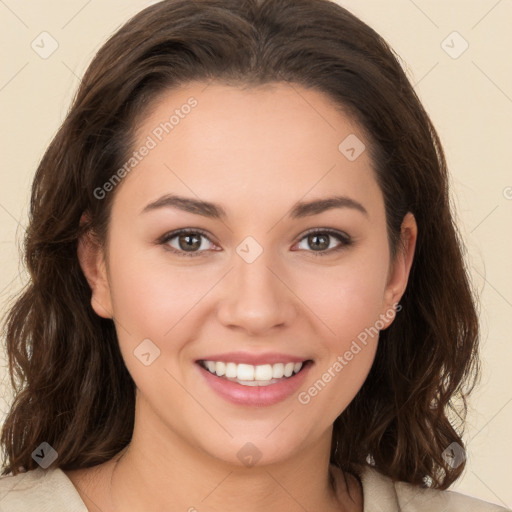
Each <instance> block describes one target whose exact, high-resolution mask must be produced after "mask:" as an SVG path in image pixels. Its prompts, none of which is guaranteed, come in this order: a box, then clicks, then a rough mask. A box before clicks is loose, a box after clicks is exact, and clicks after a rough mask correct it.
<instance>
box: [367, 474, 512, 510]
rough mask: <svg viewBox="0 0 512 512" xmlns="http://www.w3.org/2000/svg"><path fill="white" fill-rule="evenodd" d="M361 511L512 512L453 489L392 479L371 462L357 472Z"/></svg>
mask: <svg viewBox="0 0 512 512" xmlns="http://www.w3.org/2000/svg"><path fill="white" fill-rule="evenodd" d="M359 478H360V479H361V484H362V487H363V497H364V512H376V511H379V512H395V511H398V510H401V511H404V512H447V511H449V512H507V511H508V512H511V511H510V509H507V508H504V507H501V506H499V505H494V504H492V503H488V502H486V501H483V500H480V499H477V498H473V497H471V496H466V495H465V494H461V493H458V492H454V491H448V490H446V491H442V490H439V489H430V488H424V487H419V486H417V485H413V484H410V483H407V482H398V481H393V480H392V479H391V478H389V477H387V476H385V475H383V474H382V473H380V472H379V471H377V470H376V469H374V468H372V467H371V466H366V467H364V468H363V469H362V470H361V472H360V473H359Z"/></svg>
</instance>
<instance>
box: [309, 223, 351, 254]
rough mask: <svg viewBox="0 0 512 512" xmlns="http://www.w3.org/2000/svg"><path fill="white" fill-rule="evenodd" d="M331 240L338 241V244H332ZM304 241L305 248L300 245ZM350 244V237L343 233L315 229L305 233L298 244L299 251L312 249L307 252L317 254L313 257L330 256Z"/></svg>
mask: <svg viewBox="0 0 512 512" xmlns="http://www.w3.org/2000/svg"><path fill="white" fill-rule="evenodd" d="M333 239H336V240H338V242H339V243H338V244H337V245H336V244H335V243H333ZM304 240H305V244H303V245H305V247H304V246H303V247H300V244H301V243H303V241H304ZM351 243H352V241H351V239H350V237H349V236H348V235H346V234H344V233H341V232H338V231H332V230H325V229H317V230H315V231H312V232H310V233H307V234H306V236H304V237H303V238H302V239H301V241H300V242H299V249H305V250H308V249H312V250H310V251H309V252H313V253H317V254H315V256H324V255H327V254H332V253H333V252H337V251H339V250H341V249H343V248H344V247H345V246H348V245H350V244H351Z"/></svg>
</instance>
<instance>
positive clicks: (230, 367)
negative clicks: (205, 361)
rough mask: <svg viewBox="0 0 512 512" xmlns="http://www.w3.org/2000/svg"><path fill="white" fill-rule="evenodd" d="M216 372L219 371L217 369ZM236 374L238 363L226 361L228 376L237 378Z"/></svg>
mask: <svg viewBox="0 0 512 512" xmlns="http://www.w3.org/2000/svg"><path fill="white" fill-rule="evenodd" d="M212 362H213V361H212ZM215 373H217V370H215ZM236 375H237V369H236V364H235V363H226V377H227V378H228V379H236Z"/></svg>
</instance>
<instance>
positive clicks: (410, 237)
mask: <svg viewBox="0 0 512 512" xmlns="http://www.w3.org/2000/svg"><path fill="white" fill-rule="evenodd" d="M417 237H418V226H417V224H416V219H415V218H414V215H413V214H412V213H411V212H408V213H407V214H406V215H405V216H404V219H403V221H402V226H401V229H400V242H399V244H398V248H397V254H396V257H395V261H392V262H391V263H390V268H389V272H388V281H387V284H386V289H385V291H384V300H383V310H382V311H381V319H382V320H383V322H384V324H385V327H384V329H386V328H387V327H389V326H390V325H391V323H392V322H393V320H394V318H395V315H394V310H395V308H396V304H398V303H399V302H400V299H401V298H402V295H403V294H404V292H405V289H406V287H407V282H408V280H409V272H410V270H411V266H412V262H413V259H414V251H415V248H416V240H417ZM390 312H393V314H391V313H390Z"/></svg>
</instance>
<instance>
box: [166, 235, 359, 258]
mask: <svg viewBox="0 0 512 512" xmlns="http://www.w3.org/2000/svg"><path fill="white" fill-rule="evenodd" d="M190 234H192V235H202V236H204V237H205V238H206V239H208V240H209V241H210V242H211V240H210V238H209V237H208V235H207V234H206V233H205V232H204V231H202V230H201V229H180V230H178V231H172V232H170V233H167V234H165V235H164V236H163V237H161V238H160V239H159V241H158V243H159V244H161V245H167V247H166V249H167V250H169V251H171V252H173V253H174V254H177V255H178V256H189V257H196V256H201V254H202V253H203V252H205V251H192V252H187V251H180V250H177V249H175V248H174V247H170V246H169V245H168V243H169V241H170V240H172V239H173V238H176V237H177V236H179V235H190ZM316 234H322V235H330V236H333V237H334V238H336V239H338V240H339V241H340V242H342V243H341V245H339V246H338V247H334V248H332V249H325V250H323V251H308V252H313V254H314V255H315V256H327V255H330V254H333V253H336V252H338V251H340V250H342V249H344V248H345V247H347V246H349V245H351V244H352V240H351V238H350V237H349V236H348V235H346V234H344V233H341V232H339V231H334V230H332V229H325V228H315V229H312V230H311V231H308V232H307V233H305V234H304V236H303V237H302V238H301V239H300V240H299V242H301V241H302V240H304V239H305V238H307V237H308V236H310V235H316ZM329 245H330V244H329Z"/></svg>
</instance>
